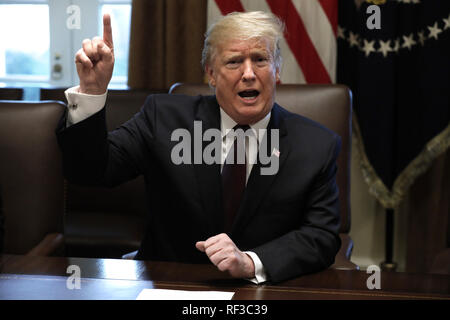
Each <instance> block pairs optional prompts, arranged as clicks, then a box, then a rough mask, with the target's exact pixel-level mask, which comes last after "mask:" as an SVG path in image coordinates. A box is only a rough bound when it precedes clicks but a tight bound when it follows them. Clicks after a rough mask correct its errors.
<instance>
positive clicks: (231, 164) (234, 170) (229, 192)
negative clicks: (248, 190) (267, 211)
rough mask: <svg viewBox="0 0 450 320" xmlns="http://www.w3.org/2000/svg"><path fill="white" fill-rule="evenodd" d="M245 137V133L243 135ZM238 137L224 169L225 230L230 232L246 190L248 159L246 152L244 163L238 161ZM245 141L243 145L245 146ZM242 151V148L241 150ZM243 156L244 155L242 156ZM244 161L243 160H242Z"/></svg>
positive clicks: (239, 127)
mask: <svg viewBox="0 0 450 320" xmlns="http://www.w3.org/2000/svg"><path fill="white" fill-rule="evenodd" d="M249 128H250V127H249V126H248V125H245V126H242V125H237V126H235V127H234V128H233V129H234V130H237V129H242V130H244V132H245V131H246V130H247V129H249ZM242 137H243V139H245V135H242ZM237 140H238V139H237V138H235V139H234V142H233V146H232V147H231V149H230V151H229V152H228V155H227V158H226V160H225V163H224V165H223V169H222V190H223V205H224V213H225V231H227V232H229V231H230V230H231V226H232V224H233V221H234V218H235V216H236V214H237V212H238V210H239V207H240V205H241V200H242V195H243V193H244V190H245V182H246V169H247V159H246V157H245V149H244V150H243V152H244V163H238V162H239V161H238V160H239V157H238V155H239V154H238V145H239V143H238V141H237ZM244 142H245V140H244V141H241V143H242V144H241V145H242V146H244ZM241 151H242V150H241ZM241 158H242V157H241ZM240 162H242V160H241V161H240Z"/></svg>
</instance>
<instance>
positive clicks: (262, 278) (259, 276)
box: [244, 251, 267, 284]
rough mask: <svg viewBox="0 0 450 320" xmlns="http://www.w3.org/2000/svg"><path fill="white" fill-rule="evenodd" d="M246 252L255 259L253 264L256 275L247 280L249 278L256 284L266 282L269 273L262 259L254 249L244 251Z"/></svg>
mask: <svg viewBox="0 0 450 320" xmlns="http://www.w3.org/2000/svg"><path fill="white" fill-rule="evenodd" d="M244 253H246V254H247V255H248V256H249V257H250V259H252V260H253V264H254V265H255V277H254V278H250V279H247V280H249V281H251V282H253V283H255V284H260V283H263V282H266V281H267V275H266V272H265V270H264V266H263V264H262V262H261V260H260V259H259V257H258V255H257V254H256V253H254V252H252V251H244Z"/></svg>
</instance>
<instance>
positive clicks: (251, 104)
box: [206, 39, 279, 124]
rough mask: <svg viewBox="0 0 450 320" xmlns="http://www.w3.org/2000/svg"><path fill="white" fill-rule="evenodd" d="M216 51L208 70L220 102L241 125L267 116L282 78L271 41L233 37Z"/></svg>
mask: <svg viewBox="0 0 450 320" xmlns="http://www.w3.org/2000/svg"><path fill="white" fill-rule="evenodd" d="M216 50H217V51H216V54H215V56H214V57H213V61H212V62H211V65H209V64H208V65H207V66H206V72H207V74H208V76H209V79H210V83H211V85H212V86H214V87H215V88H216V97H217V101H218V103H219V105H220V106H221V107H222V109H223V110H224V111H225V112H226V113H227V114H228V115H229V116H230V117H231V118H232V119H233V120H234V121H236V122H237V123H239V124H253V123H255V122H258V121H259V120H261V119H263V118H264V117H265V116H266V115H267V114H268V113H269V112H270V110H271V109H272V106H273V103H274V99H275V86H276V83H277V81H279V70H277V69H276V68H275V64H274V60H273V57H272V54H271V52H272V51H271V49H270V47H269V42H268V41H267V40H265V39H251V40H231V41H227V42H224V43H223V44H221V45H219V46H218V47H217V49H216Z"/></svg>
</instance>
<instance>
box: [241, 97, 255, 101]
mask: <svg viewBox="0 0 450 320" xmlns="http://www.w3.org/2000/svg"><path fill="white" fill-rule="evenodd" d="M243 98H244V99H245V100H251V99H255V98H256V96H252V97H243Z"/></svg>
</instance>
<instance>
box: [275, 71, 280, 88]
mask: <svg viewBox="0 0 450 320" xmlns="http://www.w3.org/2000/svg"><path fill="white" fill-rule="evenodd" d="M275 80H276V83H277V84H278V83H280V81H281V79H280V69H279V68H277V69H276V70H275Z"/></svg>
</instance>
